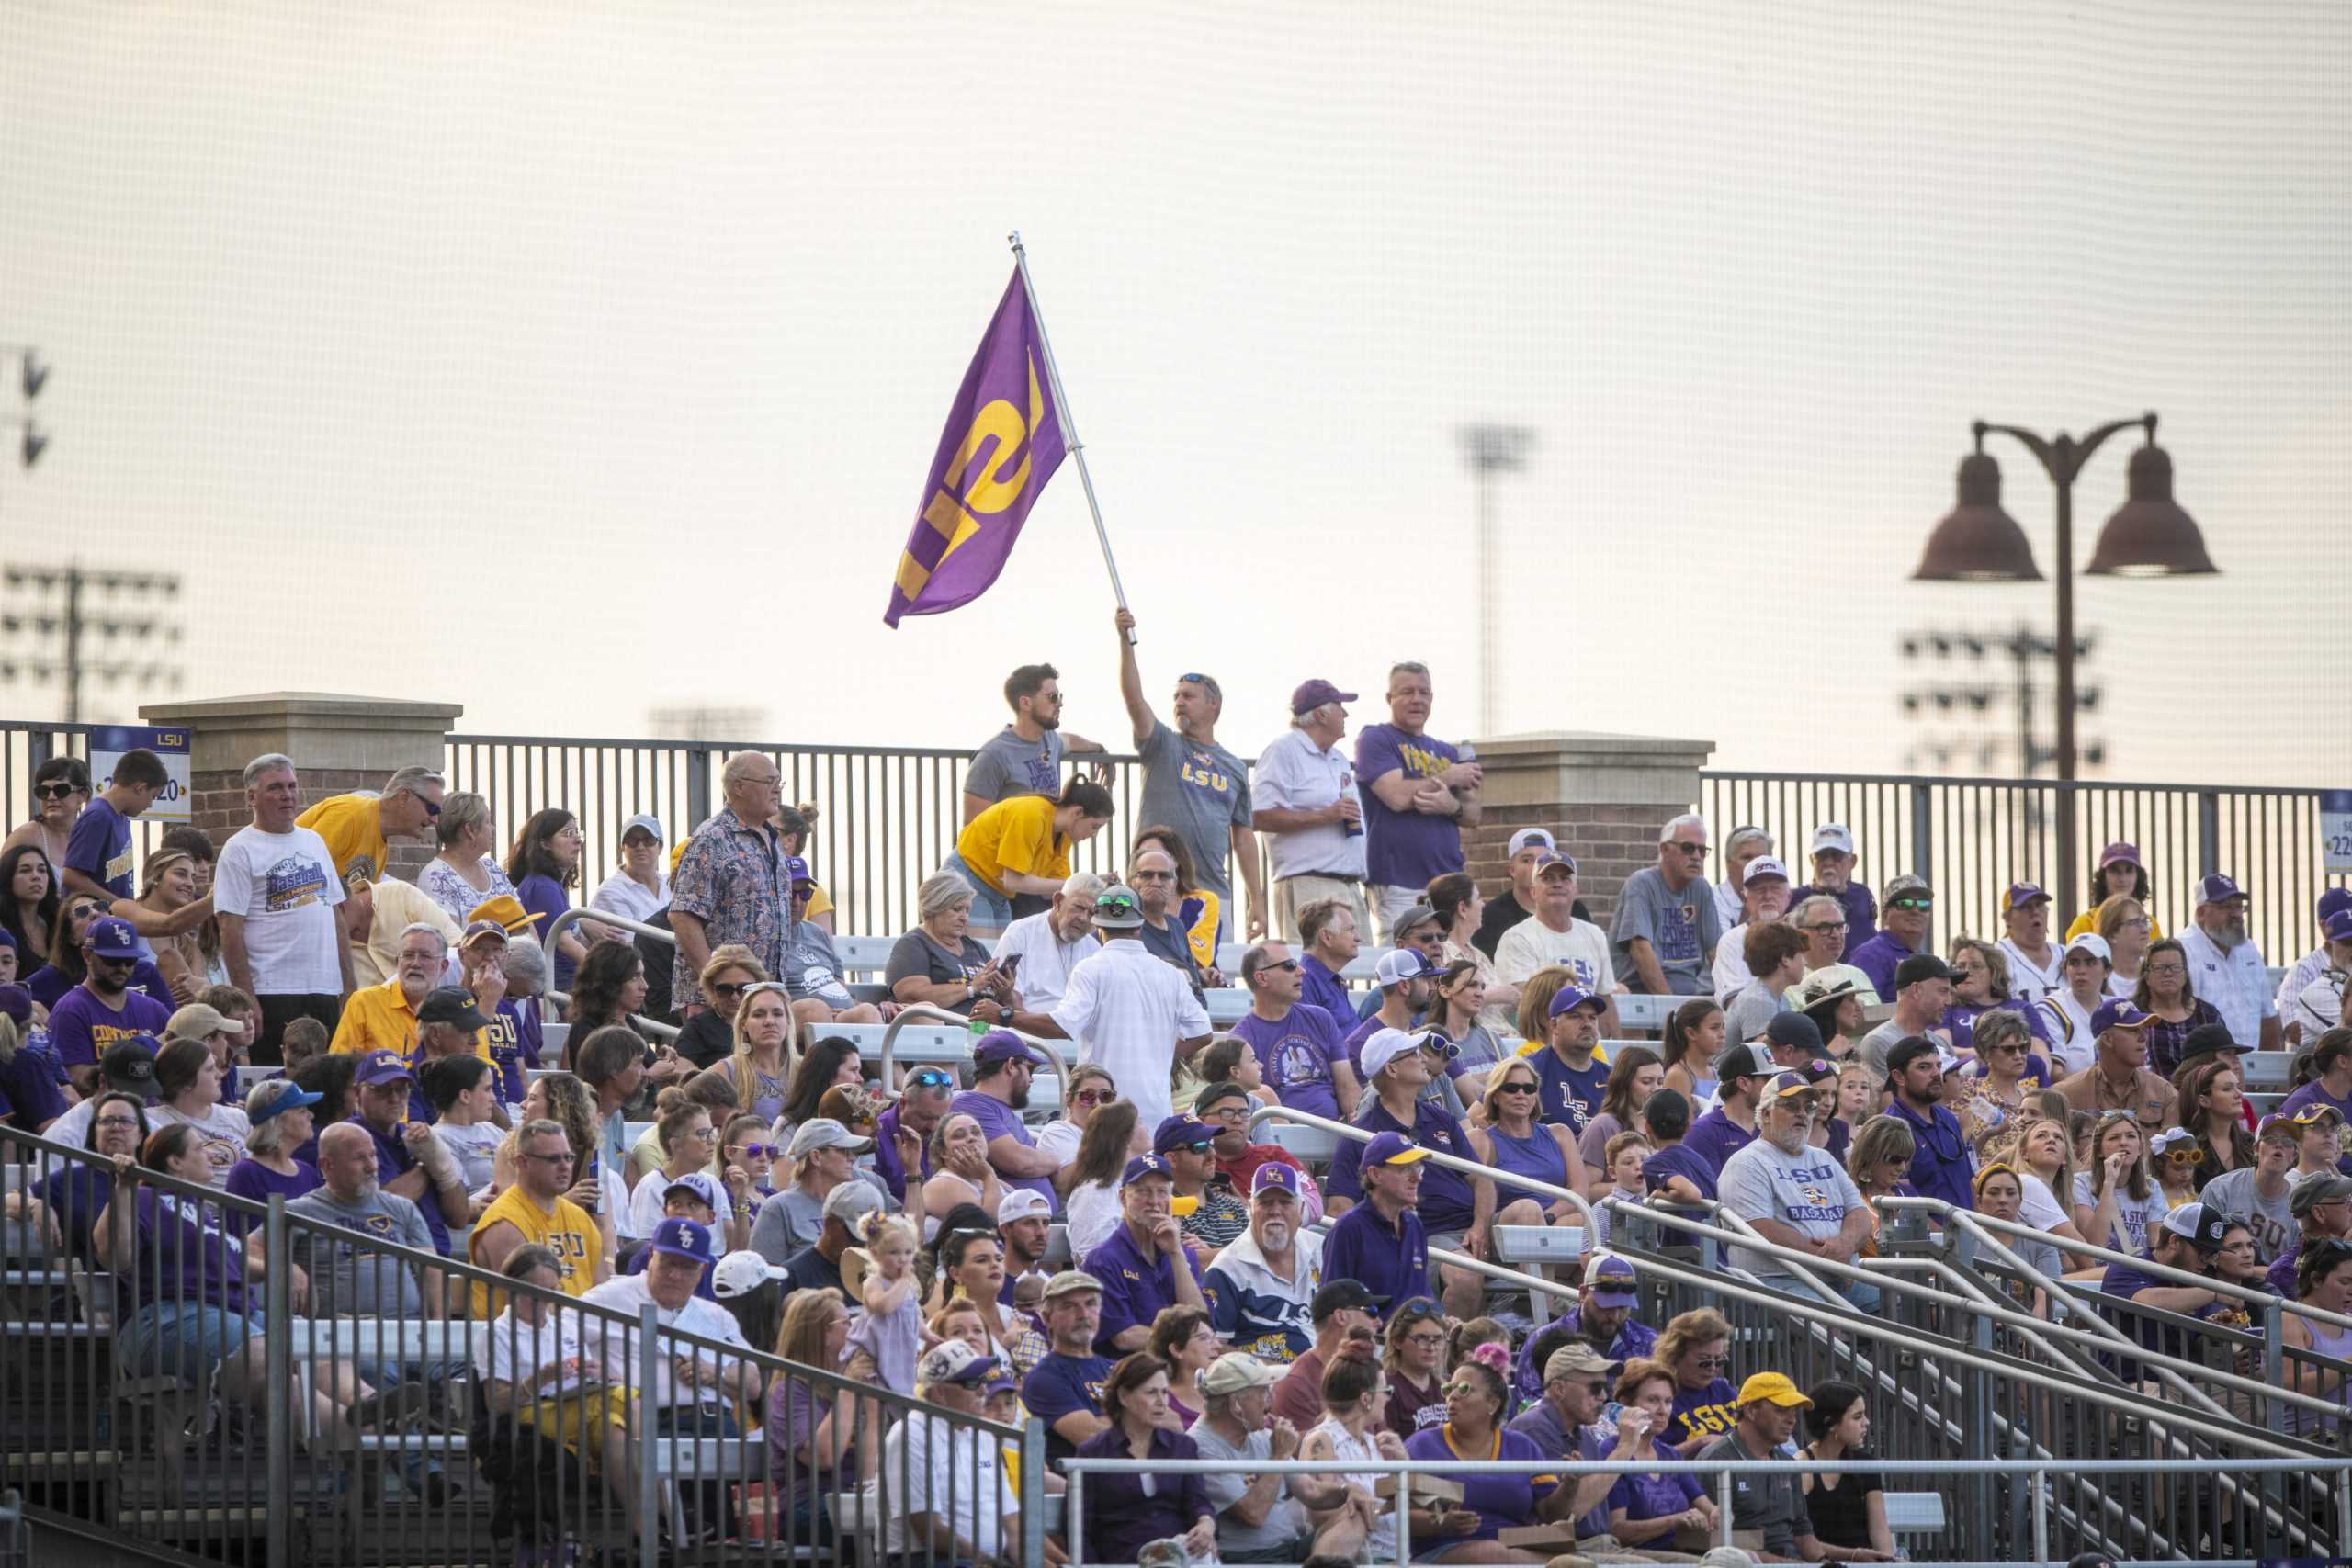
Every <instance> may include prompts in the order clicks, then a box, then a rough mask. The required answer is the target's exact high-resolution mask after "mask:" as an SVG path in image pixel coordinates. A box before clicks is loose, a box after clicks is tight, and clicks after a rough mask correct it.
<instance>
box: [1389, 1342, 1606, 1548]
mask: <svg viewBox="0 0 2352 1568" xmlns="http://www.w3.org/2000/svg"><path fill="white" fill-rule="evenodd" d="M1509 1411H1510V1351H1508V1350H1506V1349H1504V1348H1502V1347H1501V1346H1499V1345H1481V1346H1479V1347H1478V1348H1476V1349H1475V1350H1473V1351H1471V1352H1470V1356H1469V1359H1466V1360H1464V1362H1463V1363H1462V1364H1461V1365H1460V1366H1458V1367H1456V1368H1454V1370H1453V1376H1452V1377H1450V1378H1448V1379H1447V1380H1446V1384H1445V1422H1444V1425H1442V1426H1439V1427H1424V1428H1423V1429H1421V1430H1420V1431H1418V1432H1416V1433H1414V1434H1413V1435H1412V1436H1411V1437H1409V1438H1406V1439H1405V1452H1406V1454H1407V1456H1408V1457H1409V1458H1412V1459H1427V1460H1465V1459H1466V1460H1487V1461H1498V1460H1512V1461H1516V1460H1541V1459H1544V1457H1546V1456H1545V1454H1544V1450H1543V1447H1542V1445H1541V1444H1539V1443H1537V1442H1536V1440H1535V1439H1534V1438H1531V1437H1529V1436H1528V1435H1527V1434H1526V1433H1524V1432H1521V1431H1516V1430H1514V1429H1512V1428H1510V1427H1506V1426H1504V1425H1503V1420H1504V1417H1505V1416H1506V1415H1507V1414H1508V1413H1509ZM1454 1480H1455V1481H1456V1482H1458V1483H1460V1485H1461V1487H1462V1501H1461V1502H1459V1503H1457V1504H1455V1505H1454V1506H1452V1507H1450V1508H1447V1509H1444V1510H1442V1511H1439V1510H1436V1509H1431V1508H1416V1509H1414V1510H1413V1512H1412V1531H1413V1539H1414V1540H1425V1541H1430V1542H1434V1543H1435V1544H1433V1545H1431V1546H1430V1547H1428V1548H1425V1549H1424V1551H1422V1552H1421V1553H1420V1556H1421V1557H1422V1559H1423V1560H1425V1561H1428V1562H1532V1563H1543V1562H1548V1561H1549V1560H1550V1559H1549V1554H1547V1553H1538V1552H1532V1551H1524V1550H1522V1549H1521V1548H1519V1547H1514V1546H1505V1545H1503V1544H1502V1543H1501V1542H1500V1541H1498V1540H1497V1539H1496V1537H1497V1536H1498V1535H1499V1534H1500V1533H1501V1532H1502V1531H1503V1530H1506V1529H1523V1528H1525V1527H1526V1526H1529V1525H1532V1524H1537V1523H1543V1524H1556V1523H1559V1522H1561V1521H1563V1520H1566V1518H1568V1517H1569V1513H1568V1510H1569V1507H1570V1506H1571V1505H1572V1504H1573V1503H1574V1502H1575V1501H1576V1488H1575V1487H1573V1486H1563V1485H1561V1484H1560V1483H1559V1481H1558V1479H1557V1478H1556V1477H1554V1476H1546V1475H1536V1474H1531V1473H1528V1472H1516V1471H1515V1472H1507V1473H1498V1474H1494V1475H1458V1476H1456V1477H1454Z"/></svg>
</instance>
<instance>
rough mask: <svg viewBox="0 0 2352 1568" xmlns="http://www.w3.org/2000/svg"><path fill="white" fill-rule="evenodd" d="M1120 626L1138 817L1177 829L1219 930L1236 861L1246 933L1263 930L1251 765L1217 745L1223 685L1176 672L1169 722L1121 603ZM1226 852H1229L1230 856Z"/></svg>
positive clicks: (1226, 918)
mask: <svg viewBox="0 0 2352 1568" xmlns="http://www.w3.org/2000/svg"><path fill="white" fill-rule="evenodd" d="M1115 618H1116V620H1117V623H1118V628H1119V696H1120V698H1121V700H1122V701H1124V702H1125V705H1126V709H1127V720H1128V722H1129V724H1130V725H1131V726H1132V727H1133V730H1134V739H1135V743H1136V756H1138V757H1140V758H1141V759H1142V760H1143V800H1142V802H1141V807H1140V809H1139V811H1138V813H1137V818H1138V820H1141V821H1145V822H1166V823H1170V824H1171V825H1173V826H1174V828H1175V829H1176V831H1177V832H1179V833H1181V834H1182V835H1183V838H1184V844H1185V847H1186V848H1187V849H1189V850H1191V851H1192V852H1193V865H1194V866H1195V867H1197V868H1198V869H1199V873H1200V878H1201V890H1202V891H1204V892H1208V893H1214V894H1216V897H1217V936H1218V939H1219V940H1223V939H1224V938H1225V937H1226V936H1227V934H1228V933H1229V932H1231V931H1232V930H1233V923H1234V921H1233V917H1234V915H1235V913H1236V908H1235V903H1234V897H1233V878H1232V876H1231V874H1229V873H1228V871H1227V865H1228V863H1229V864H1231V865H1234V866H1238V867H1239V868H1240V872H1241V879H1242V881H1243V882H1244V883H1245V884H1246V885H1247V886H1248V887H1249V889H1250V924H1249V928H1248V929H1249V933H1250V940H1251V941H1253V942H1255V941H1257V940H1258V939H1260V938H1261V937H1263V936H1264V935H1265V934H1266V887H1265V878H1264V876H1263V875H1262V874H1261V873H1260V872H1259V869H1258V835H1257V834H1256V833H1255V832H1254V831H1252V830H1251V828H1250V770H1249V767H1248V766H1247V765H1246V764H1245V763H1244V762H1243V761H1241V759H1240V758H1238V757H1237V756H1235V755H1234V754H1233V753H1232V752H1230V751H1228V750H1226V749H1225V748H1224V747H1223V746H1220V745H1218V744H1217V739H1216V725H1217V720H1218V719H1219V718H1220V717H1222V716H1224V713H1225V688H1224V687H1222V686H1220V685H1218V684H1217V683H1216V680H1215V679H1213V678H1212V677H1210V676H1207V675H1202V674H1186V675H1179V676H1178V677H1176V694H1175V696H1174V697H1173V698H1171V699H1170V702H1169V705H1168V707H1169V711H1170V713H1171V714H1173V715H1174V716H1175V718H1176V722H1175V724H1174V725H1173V726H1172V727H1171V726H1170V725H1167V724H1164V723H1162V722H1161V721H1160V719H1159V716H1158V715H1157V714H1155V713H1153V712H1152V711H1151V704H1150V703H1149V702H1148V701H1147V700H1146V699H1145V697H1144V694H1143V673H1142V671H1140V670H1139V669H1137V668H1136V648H1135V644H1134V643H1133V642H1132V641H1131V640H1129V637H1128V634H1129V633H1130V632H1132V631H1133V630H1134V628H1135V624H1136V618H1135V616H1133V615H1129V614H1128V613H1127V612H1126V610H1125V608H1122V609H1121V610H1120V611H1119V613H1118V615H1117V616H1116V617H1115ZM1228 857H1229V859H1228Z"/></svg>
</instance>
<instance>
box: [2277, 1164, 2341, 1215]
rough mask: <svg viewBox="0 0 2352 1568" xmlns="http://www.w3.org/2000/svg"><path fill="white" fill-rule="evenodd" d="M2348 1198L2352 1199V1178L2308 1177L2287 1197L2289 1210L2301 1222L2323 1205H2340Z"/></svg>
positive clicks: (2331, 1176) (2296, 1184) (2299, 1182)
mask: <svg viewBox="0 0 2352 1568" xmlns="http://www.w3.org/2000/svg"><path fill="white" fill-rule="evenodd" d="M2346 1198H2352V1177H2346V1176H2335V1175H2332V1174H2330V1175H2321V1176H2307V1177H2305V1178H2303V1179H2302V1180H2301V1181H2298V1182H2297V1183H2295V1190H2294V1191H2292V1192H2290V1193H2289V1194H2288V1195H2287V1209H2288V1212H2289V1213H2292V1214H2293V1215H2294V1216H2295V1218H2297V1219H2299V1220H2300V1219H2301V1218H2302V1217H2303V1216H2304V1215H2305V1214H2308V1213H2311V1212H2312V1210H2313V1209H2316V1208H2318V1207H2319V1206H2320V1205H2321V1204H2322V1203H2340V1202H2342V1201H2344V1200H2345V1199H2346Z"/></svg>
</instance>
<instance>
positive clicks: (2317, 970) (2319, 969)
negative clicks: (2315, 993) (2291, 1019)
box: [2270, 942, 2335, 1045]
mask: <svg viewBox="0 0 2352 1568" xmlns="http://www.w3.org/2000/svg"><path fill="white" fill-rule="evenodd" d="M2333 968H2335V964H2331V963H2329V962H2328V960H2327V944H2326V943H2324V942H2322V943H2321V944H2320V945H2319V946H2317V947H2314V948H2312V950H2311V951H2310V952H2309V953H2304V954H2303V955H2302V956H2301V958H2298V959H2296V960H2295V966H2294V967H2293V968H2291V969H2290V970H2288V971H2287V973H2286V975H2285V976H2283V977H2282V978H2281V979H2280V980H2279V982H2278V995H2277V996H2275V997H2273V998H2271V999H2270V1005H2271V1006H2272V1007H2275V1008H2277V1009H2278V1016H2279V1017H2281V1018H2284V1017H2286V1016H2287V1010H2288V1009H2289V1008H2290V1007H2292V1006H2293V1005H2294V1001H2295V998H2297V997H2300V996H2301V995H2302V994H2303V987H2306V986H2308V985H2310V984H2311V983H2312V981H2313V980H2316V979H2318V978H2319V977H2320V976H2322V975H2324V974H2326V973H2327V972H2328V971H2329V970H2330V969H2333ZM2303 1043H2304V1044H2306V1045H2308V1044H2310V1043H2311V1042H2310V1041H2309V1040H2305V1041H2304V1042H2303Z"/></svg>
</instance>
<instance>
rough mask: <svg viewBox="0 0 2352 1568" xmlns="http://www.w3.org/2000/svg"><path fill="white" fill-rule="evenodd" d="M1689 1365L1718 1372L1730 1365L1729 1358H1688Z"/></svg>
mask: <svg viewBox="0 0 2352 1568" xmlns="http://www.w3.org/2000/svg"><path fill="white" fill-rule="evenodd" d="M1691 1365H1692V1366H1694V1367H1713V1368H1715V1369H1717V1370H1718V1371H1720V1370H1721V1369H1723V1368H1724V1367H1728V1366H1730V1365H1731V1358H1730V1357H1729V1356H1693V1357H1691Z"/></svg>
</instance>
